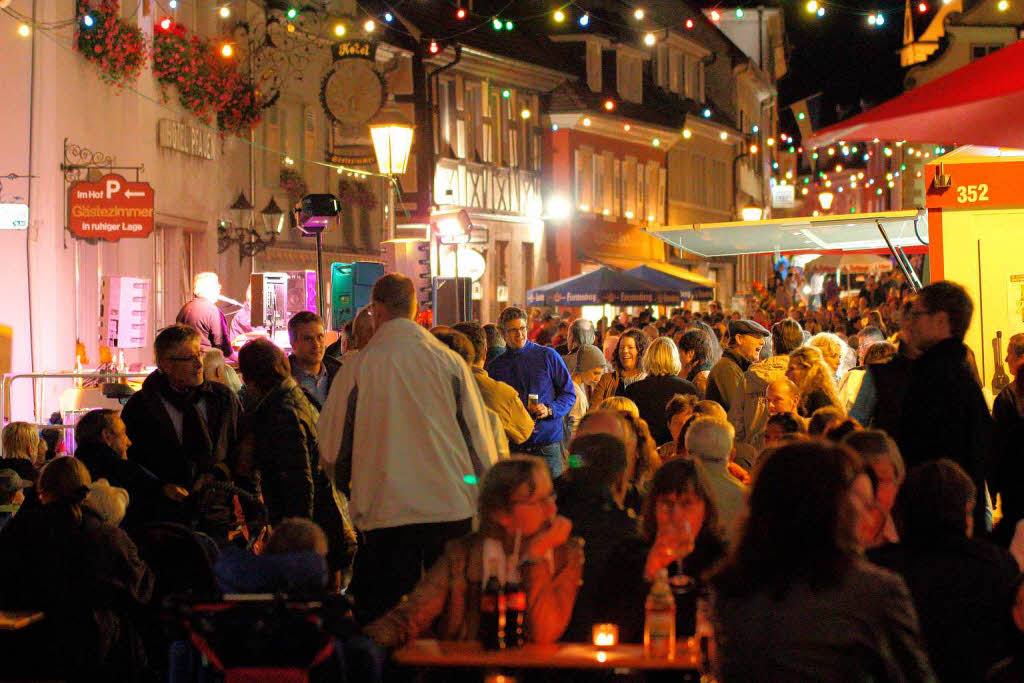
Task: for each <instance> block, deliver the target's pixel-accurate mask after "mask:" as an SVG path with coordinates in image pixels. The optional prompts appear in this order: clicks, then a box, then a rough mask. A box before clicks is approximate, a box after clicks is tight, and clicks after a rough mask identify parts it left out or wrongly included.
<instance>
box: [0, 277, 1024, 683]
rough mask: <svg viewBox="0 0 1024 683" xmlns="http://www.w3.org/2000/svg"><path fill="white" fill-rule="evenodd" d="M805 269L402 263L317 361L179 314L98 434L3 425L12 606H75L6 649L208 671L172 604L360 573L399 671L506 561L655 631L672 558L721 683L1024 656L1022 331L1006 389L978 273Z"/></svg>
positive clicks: (6, 584) (318, 338) (366, 634)
mask: <svg viewBox="0 0 1024 683" xmlns="http://www.w3.org/2000/svg"><path fill="white" fill-rule="evenodd" d="M791 278H792V276H787V277H786V278H781V277H780V278H779V282H777V283H775V291H774V292H766V295H765V298H764V299H762V300H761V301H759V302H757V307H756V310H755V311H754V312H753V313H752V314H751V315H749V317H744V316H743V315H741V313H740V312H730V311H726V310H723V308H722V306H721V305H720V304H719V303H718V302H712V303H711V304H710V305H709V306H708V310H707V311H706V312H703V313H696V312H693V311H690V310H682V309H680V310H678V311H674V312H672V313H671V314H669V315H665V316H662V317H660V318H659V317H656V316H655V315H654V314H653V313H652V312H651V311H649V310H646V311H640V312H638V313H636V314H635V315H634V314H627V313H623V314H621V315H620V316H619V317H618V318H616V319H615V320H610V321H609V320H600V321H590V320H586V319H583V318H576V319H573V317H572V316H571V315H570V314H569V313H568V312H566V313H563V314H561V315H559V314H557V313H544V312H541V311H539V310H525V309H522V308H518V307H509V308H506V309H505V310H504V311H502V312H501V314H500V316H499V317H498V319H497V320H496V321H494V323H488V324H481V323H480V322H473V321H466V322H460V323H458V324H455V325H452V326H442V327H434V328H432V329H427V328H425V327H423V326H421V325H420V324H418V323H417V322H416V313H417V310H416V303H415V301H416V296H415V291H414V288H413V284H412V282H411V281H410V280H409V279H407V278H405V277H403V276H401V275H397V274H389V275H385V276H383V277H382V278H380V279H379V280H378V281H377V282H376V284H375V285H374V287H373V291H372V297H371V299H372V301H371V304H370V305H369V306H368V307H366V308H365V309H363V310H362V311H360V312H359V314H358V316H357V317H356V319H355V320H354V321H352V323H350V324H349V325H348V326H347V327H346V329H345V330H344V331H343V332H342V336H341V339H340V340H339V342H338V343H336V344H333V345H331V347H330V349H328V347H327V345H326V343H325V342H326V331H325V326H324V323H323V321H322V320H321V318H320V317H319V316H317V315H316V314H314V313H300V314H297V315H295V316H294V317H293V318H292V319H291V321H290V322H289V324H288V333H289V338H290V341H291V348H292V353H291V355H285V353H284V352H283V351H282V350H281V349H280V348H278V347H277V346H275V345H274V344H273V343H271V342H270V341H269V340H265V339H254V340H252V341H249V342H248V343H246V344H245V346H243V347H242V348H241V349H240V350H239V352H238V354H237V362H236V363H232V365H236V367H237V372H238V375H240V377H241V380H240V381H238V380H237V379H236V380H232V379H231V377H230V376H229V373H227V372H226V371H225V370H224V368H223V367H221V365H222V364H223V361H224V356H223V353H221V354H217V353H211V352H210V351H211V349H212V351H216V350H217V349H216V346H217V345H216V344H211V343H210V341H209V339H208V338H207V337H206V336H204V335H208V334H209V330H204V331H201V330H199V329H197V328H196V327H193V326H190V325H187V324H181V323H179V324H175V325H172V326H170V327H168V328H165V329H163V330H161V331H160V332H159V333H158V335H157V337H156V340H155V343H154V353H155V362H156V368H157V369H156V370H155V371H154V372H153V373H152V374H151V375H150V376H149V377H147V378H146V380H145V381H144V382H143V384H142V386H141V388H140V389H139V390H138V391H137V392H135V393H134V394H133V395H132V396H131V397H130V398H129V399H128V400H127V403H126V404H125V405H124V408H123V410H121V411H120V412H118V411H115V410H108V409H103V410H94V411H91V412H89V413H87V414H85V415H84V416H82V417H81V418H80V419H79V421H78V422H77V424H76V425H75V443H76V444H77V449H76V451H75V453H74V454H73V456H74V457H61V456H59V455H55V454H53V453H50V454H49V455H48V454H47V447H46V442H44V441H42V440H41V439H40V437H39V433H38V432H37V431H36V428H35V427H34V426H32V425H28V424H26V423H11V424H9V425H7V426H6V427H5V428H4V430H3V456H4V457H3V459H2V460H0V609H2V610H35V611H41V612H43V613H44V614H45V617H44V619H43V620H42V621H41V622H39V623H38V624H35V625H33V626H32V627H29V628H26V629H24V630H23V631H22V632H19V633H18V634H16V635H12V636H6V635H3V634H0V642H4V639H5V638H6V639H7V642H17V643H18V644H19V647H24V648H26V649H25V650H24V651H25V652H26V653H31V660H30V661H31V666H30V667H29V670H30V671H31V672H32V674H33V675H52V676H56V677H63V678H67V679H90V680H91V679H94V678H98V677H104V678H107V679H117V680H146V679H155V678H162V677H167V676H173V677H174V678H175V679H177V680H187V679H188V678H187V677H188V676H189V675H193V676H194V675H197V671H198V670H199V669H200V668H202V667H203V664H202V662H201V660H200V659H199V658H197V657H195V656H194V653H193V654H190V652H191V646H189V645H188V643H187V642H186V639H185V638H184V637H183V636H182V634H181V633H180V632H175V631H174V630H173V629H170V630H169V629H168V628H167V627H166V624H165V623H164V621H162V620H161V618H160V615H161V614H163V612H162V611H161V606H162V605H165V604H166V602H165V601H166V600H168V599H170V598H173V597H175V596H178V597H180V596H182V594H184V595H186V596H189V597H192V598H207V599H213V598H215V597H217V596H220V595H221V594H224V593H237V592H250V593H252V592H262V593H268V592H269V593H275V592H284V593H289V592H290V593H302V594H304V595H310V594H317V595H322V596H326V595H335V596H337V595H339V594H341V595H344V596H349V597H350V598H351V599H350V600H348V601H344V602H339V603H331V604H336V605H337V607H336V609H338V610H344V611H345V614H344V615H343V616H344V619H343V621H344V623H345V624H346V626H345V628H343V629H338V630H337V631H336V632H334V631H332V633H331V634H330V637H331V638H332V639H333V642H334V643H335V647H336V648H337V650H338V652H339V653H342V655H339V657H337V658H334V659H331V660H330V661H329V662H327V663H325V664H321V666H322V667H323V666H328V667H335V669H334V673H335V674H337V676H338V677H339V678H341V677H342V675H348V676H349V680H363V679H364V678H365V679H366V680H372V679H374V678H380V677H386V676H388V675H390V674H393V673H394V671H392V670H391V669H390V668H389V667H388V666H387V665H385V664H382V663H381V662H382V661H383V660H382V659H381V657H379V656H378V655H380V653H386V652H387V651H389V650H390V649H393V648H396V647H400V646H402V645H403V644H405V643H407V642H409V641H410V640H411V639H414V638H417V637H426V636H428V635H433V636H434V637H438V638H443V639H454V640H473V639H479V638H480V637H481V633H482V629H483V628H484V627H483V625H482V616H481V596H482V591H483V590H484V587H485V586H486V585H488V581H489V579H490V578H491V577H496V578H497V579H498V580H499V581H501V582H512V583H516V584H521V585H522V587H523V590H524V592H525V595H526V610H525V615H526V616H525V629H526V631H525V632H526V637H527V639H528V640H529V641H531V642H535V643H551V642H555V641H559V640H565V641H589V639H590V629H591V627H592V625H593V624H595V623H603V622H611V623H615V624H617V625H618V626H619V633H620V639H621V641H622V642H624V643H634V642H642V640H643V634H644V620H645V608H644V604H645V598H646V596H647V595H648V593H649V592H650V590H651V587H652V585H653V584H654V582H655V581H656V580H658V577H659V576H663V575H666V574H667V576H668V578H669V583H670V585H671V590H672V593H673V595H674V596H675V600H676V605H677V609H678V610H679V611H680V613H681V614H685V615H689V618H690V620H691V623H690V625H689V626H687V624H686V621H685V619H684V620H682V621H680V620H679V619H677V624H682V625H681V626H680V628H682V629H684V632H683V633H681V634H680V635H686V634H687V631H688V633H689V634H691V635H692V634H693V633H695V632H696V630H697V629H698V628H699V627H698V624H697V622H698V612H699V610H698V609H697V604H698V602H702V601H704V600H705V598H707V600H708V604H709V605H710V607H709V610H708V611H709V614H710V621H709V623H710V625H711V626H712V627H713V631H714V636H713V639H714V645H715V647H713V648H711V651H712V653H713V654H712V657H711V659H712V664H713V667H714V671H715V674H716V675H717V677H718V680H721V681H791V680H792V681H796V680H834V681H848V680H879V681H881V680H893V681H896V680H899V681H931V680H941V681H984V680H993V681H1014V680H1024V636H1022V633H1024V590H1022V587H1024V578H1022V574H1021V570H1022V567H1024V524H1022V523H1021V522H1022V521H1024V470H1022V467H1024V465H1022V464H1021V462H1024V461H1022V460H1021V459H1020V448H1021V446H1020V444H1021V443H1022V439H1021V437H1022V436H1024V431H1022V429H1024V335H1016V336H1014V337H1012V338H1011V339H1010V340H1009V345H1008V351H1007V356H1006V359H1005V360H1006V363H1007V366H1008V370H1009V372H1010V374H1011V375H1012V376H1014V377H1015V379H1014V380H1013V381H1011V382H1010V384H1009V385H1008V386H1006V388H1005V389H1003V390H1002V391H1001V393H999V395H998V396H997V397H996V398H995V404H994V407H993V409H992V410H990V409H989V406H988V404H987V402H986V400H985V397H984V394H983V391H982V386H981V382H980V380H979V377H978V374H977V370H976V368H975V367H974V366H973V359H972V358H971V357H970V355H969V351H968V349H967V347H966V346H965V345H964V343H963V339H964V335H965V333H966V331H967V328H968V326H969V324H970V321H971V317H972V315H973V303H972V301H971V299H970V297H969V296H968V295H967V293H966V292H965V290H964V289H963V288H962V287H960V286H959V285H957V284H955V283H951V282H945V281H943V282H936V283H933V284H930V285H928V286H927V287H924V288H923V289H921V290H920V291H918V292H913V291H911V290H910V289H908V288H906V287H902V286H900V285H899V283H898V282H897V281H895V280H894V279H891V278H888V277H885V278H877V279H876V278H869V279H868V282H867V284H866V285H865V287H864V290H862V291H861V292H859V293H858V294H857V295H855V296H853V297H850V298H848V299H845V300H841V299H840V298H839V297H838V294H837V293H835V292H832V291H831V289H829V288H828V287H827V286H824V285H827V284H828V283H827V282H826V283H824V284H823V287H822V289H821V291H819V292H814V290H813V289H812V290H811V291H812V294H811V295H810V296H807V297H806V301H799V300H798V299H799V297H798V296H795V292H797V291H800V290H798V289H796V287H795V286H794V285H793V284H792V283H791ZM833 285H834V282H833ZM780 290H781V293H780ZM832 294H836V295H835V296H832ZM207 314H209V311H207ZM205 317H208V318H212V315H206V316H205ZM215 327H216V326H215ZM214 336H215V335H214ZM207 347H211V349H207ZM232 374H233V373H232ZM335 616H339V617H340V616H341V615H335ZM689 629H692V630H689ZM239 637H240V638H241V637H243V636H241V635H239ZM12 638H20V640H17V641H13V640H11V639H12ZM282 647H283V646H282ZM352 648H356V650H357V651H359V652H364V653H365V652H372V653H374V654H372V655H367V656H359V655H353V654H352V652H353V650H352ZM359 648H364V650H359ZM345 652H348V653H349V655H350V656H349V658H348V659H347V660H346V658H345V657H344V656H343V654H344V653H345ZM357 669H358V673H354V672H355V671H356V670H357Z"/></svg>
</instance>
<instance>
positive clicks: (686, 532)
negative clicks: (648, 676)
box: [602, 458, 725, 643]
mask: <svg viewBox="0 0 1024 683" xmlns="http://www.w3.org/2000/svg"><path fill="white" fill-rule="evenodd" d="M700 467H701V466H700V465H698V464H697V463H695V462H694V461H692V460H689V459H684V458H676V459H673V460H669V461H668V462H666V463H665V464H663V465H662V466H661V467H659V468H658V470H657V471H656V472H655V473H654V478H653V480H652V481H651V488H650V491H649V492H648V494H647V499H646V501H645V504H644V515H643V521H642V523H641V528H640V531H641V535H640V536H639V537H636V538H633V539H628V540H626V541H623V542H622V543H621V544H619V546H618V548H617V549H616V550H615V552H614V553H613V554H612V556H613V557H617V558H620V561H618V562H614V563H610V564H609V569H608V572H607V573H606V575H605V577H604V580H603V582H602V583H603V585H606V586H615V587H616V590H615V592H614V595H611V596H609V603H608V610H609V616H608V617H607V620H608V621H611V622H616V623H618V624H619V637H620V640H621V641H622V642H624V643H639V642H641V640H642V639H643V632H644V603H645V598H646V596H647V594H648V592H649V591H650V589H651V586H652V585H653V583H654V582H655V580H656V579H657V576H658V572H660V571H661V570H667V573H668V579H669V585H670V586H671V588H672V593H673V596H674V597H675V601H676V634H677V637H679V638H684V637H686V636H689V635H693V634H694V632H695V627H696V609H697V597H698V594H699V591H700V588H701V583H700V581H701V576H702V575H703V574H704V572H706V571H708V570H709V569H711V567H712V566H713V565H714V564H715V563H716V562H718V560H719V559H721V558H722V557H723V556H724V554H725V542H724V541H723V540H722V539H721V537H720V536H719V534H718V531H717V530H718V510H717V508H716V506H715V501H714V498H713V495H712V493H711V489H710V487H709V485H708V483H707V480H706V479H705V476H704V474H703V472H702V471H701V469H700Z"/></svg>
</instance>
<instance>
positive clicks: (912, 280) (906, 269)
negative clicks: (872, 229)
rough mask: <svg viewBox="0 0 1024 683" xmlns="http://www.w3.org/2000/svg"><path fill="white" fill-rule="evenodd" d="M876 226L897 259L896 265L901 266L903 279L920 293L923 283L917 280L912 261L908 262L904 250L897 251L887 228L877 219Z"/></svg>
mask: <svg viewBox="0 0 1024 683" xmlns="http://www.w3.org/2000/svg"><path fill="white" fill-rule="evenodd" d="M875 225H877V226H878V231H879V232H880V233H882V239H884V240H885V246H887V247H889V251H890V252H891V253H892V255H893V258H895V259H896V263H897V265H899V267H900V272H901V273H903V277H904V278H905V279H906V281H907V284H909V285H910V288H911V289H912V290H914V292H918V291H920V289H921V281H920V280H918V279H917V274H916V273H915V272H914V269H913V268H912V267H911V266H910V261H909V260H907V257H906V255H905V254H904V253H903V250H902V249H897V248H896V247H894V246H893V245H892V242H891V241H890V240H889V235H888V234H886V232H885V228H884V227H882V221H880V220H877V219H876V220H875Z"/></svg>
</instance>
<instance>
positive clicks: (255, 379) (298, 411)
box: [238, 339, 356, 575]
mask: <svg viewBox="0 0 1024 683" xmlns="http://www.w3.org/2000/svg"><path fill="white" fill-rule="evenodd" d="M321 348H323V344H322V343H321ZM238 367H239V369H240V370H241V371H242V377H244V378H245V386H246V387H247V389H248V391H249V392H250V394H251V395H252V397H253V400H252V404H251V406H250V407H249V409H248V410H247V411H246V413H245V416H244V418H243V421H242V425H243V427H242V433H243V437H242V460H243V461H244V462H245V463H249V462H251V464H252V466H253V467H254V468H255V470H256V471H257V472H258V474H259V481H260V490H261V491H262V493H263V500H264V502H265V503H266V505H267V511H268V512H269V516H270V523H271V525H276V524H278V523H280V522H281V520H283V519H285V518H288V517H300V518H304V519H311V520H313V521H314V522H316V523H317V524H319V525H320V527H321V528H322V529H323V530H324V533H325V534H326V535H327V563H328V567H329V568H330V570H331V573H332V575H333V574H334V573H335V572H337V571H341V572H343V573H347V572H348V570H349V568H350V567H351V565H352V560H353V558H354V557H355V549H356V535H355V530H354V528H353V527H352V523H351V522H350V521H349V519H348V515H347V507H348V506H347V503H346V501H345V500H344V496H343V495H342V494H341V493H339V492H338V491H337V490H336V489H335V488H334V486H333V485H332V484H331V482H330V480H329V479H328V478H327V475H326V474H325V473H324V471H323V468H322V467H321V466H320V446H319V441H318V438H317V428H316V423H317V420H318V418H319V415H318V413H317V411H316V409H315V408H314V407H313V406H312V405H311V404H310V402H309V400H308V399H307V397H306V394H305V392H304V391H303V390H302V389H301V388H299V385H298V384H297V383H296V381H295V380H294V379H293V378H292V377H291V376H290V374H289V367H288V360H287V359H286V358H285V355H284V352H283V351H282V350H281V349H279V348H278V347H277V346H275V345H274V344H273V343H271V342H270V341H269V340H266V339H254V340H253V341H250V342H249V343H247V344H246V345H245V346H243V347H242V349H241V350H240V351H239V353H238Z"/></svg>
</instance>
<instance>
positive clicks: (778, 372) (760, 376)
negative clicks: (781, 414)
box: [729, 356, 789, 452]
mask: <svg viewBox="0 0 1024 683" xmlns="http://www.w3.org/2000/svg"><path fill="white" fill-rule="evenodd" d="M788 367H789V356H771V357H769V358H766V359H764V360H763V361H760V362H758V363H754V364H753V365H751V366H750V367H749V368H747V371H746V372H745V373H743V384H742V385H741V386H740V390H739V391H738V392H737V393H736V398H735V400H734V401H733V404H732V405H731V406H730V407H729V422H731V423H732V426H733V428H735V429H736V441H742V442H743V443H748V444H750V445H751V446H753V447H754V448H756V449H757V450H758V452H760V450H761V449H762V448H763V447H764V428H765V425H766V424H767V423H768V407H767V406H766V405H765V404H764V402H763V401H762V400H761V398H762V397H763V396H764V392H765V390H766V389H767V388H768V385H769V384H771V383H772V382H774V381H776V380H779V379H785V377H786V368H788Z"/></svg>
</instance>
